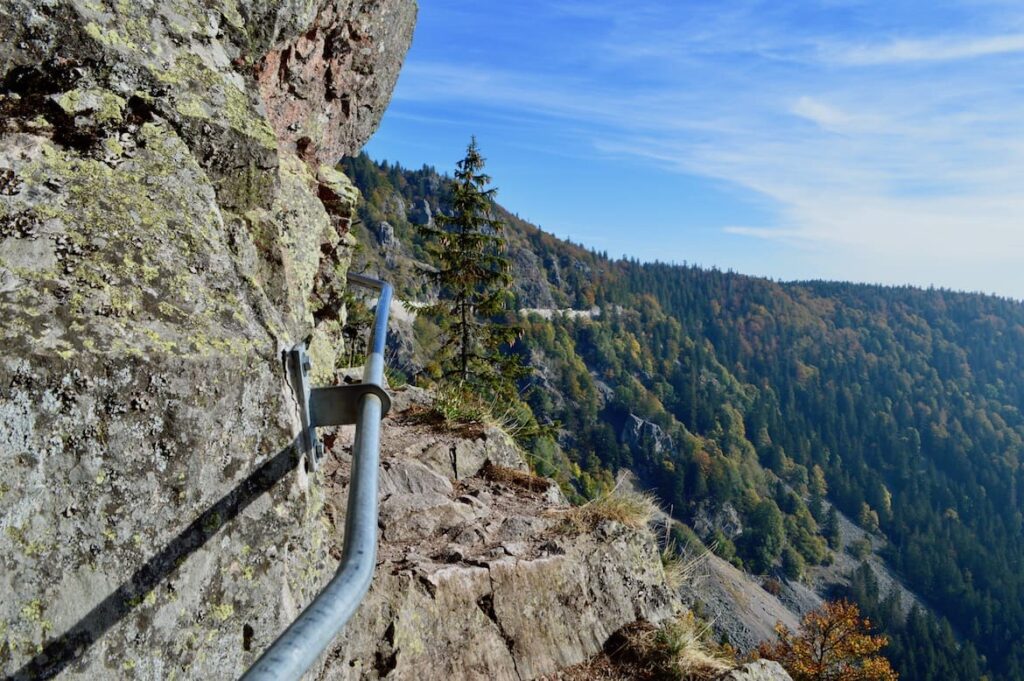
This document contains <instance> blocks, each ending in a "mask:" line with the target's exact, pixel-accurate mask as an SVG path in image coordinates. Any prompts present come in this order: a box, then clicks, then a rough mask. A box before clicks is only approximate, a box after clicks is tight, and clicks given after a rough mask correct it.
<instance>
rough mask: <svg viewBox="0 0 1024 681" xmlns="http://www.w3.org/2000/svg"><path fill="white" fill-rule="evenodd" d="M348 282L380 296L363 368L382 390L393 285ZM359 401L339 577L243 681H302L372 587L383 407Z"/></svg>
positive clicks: (364, 397)
mask: <svg viewBox="0 0 1024 681" xmlns="http://www.w3.org/2000/svg"><path fill="white" fill-rule="evenodd" d="M348 280H349V281H350V282H351V283H353V284H357V285H359V286H364V287H366V288H372V289H376V290H378V291H379V292H380V296H379V298H378V299H377V311H376V316H375V318H374V324H373V336H372V337H371V341H370V352H369V355H368V356H367V358H366V365H365V366H364V367H363V383H364V384H369V385H373V386H377V387H380V386H381V384H382V383H383V382H384V345H385V342H386V340H387V331H388V311H389V310H390V308H391V297H392V288H391V284H388V283H387V282H384V281H380V280H377V279H371V278H370V277H365V276H363V275H360V274H349V275H348ZM358 399H359V402H358V408H357V416H356V419H357V420H356V434H355V440H354V442H353V444H352V473H351V476H350V482H349V489H348V506H347V510H346V516H345V536H344V543H343V546H342V551H341V562H340V563H339V565H338V572H337V574H335V576H334V578H333V579H332V580H331V581H330V583H329V584H328V585H327V586H326V587H324V590H323V591H321V592H320V594H319V595H318V596H317V597H316V598H315V599H314V600H313V602H312V603H310V604H309V605H308V606H307V607H306V609H305V610H303V611H302V614H300V615H299V616H298V618H297V619H296V620H295V621H294V622H292V623H291V625H289V626H288V628H287V629H286V630H285V631H284V633H283V634H281V635H280V636H279V637H278V638H277V640H276V641H274V643H273V644H272V645H271V646H270V647H269V648H267V650H266V651H265V652H264V653H263V655H261V656H260V659H259V660H257V661H256V664H254V665H253V666H252V667H251V668H250V669H249V671H247V672H246V673H245V674H244V675H243V676H242V681H256V680H259V681H271V680H273V681H281V680H284V679H298V678H300V677H301V676H302V674H303V673H305V671H306V670H307V669H309V667H310V666H311V665H312V664H313V663H314V662H315V661H316V659H317V658H318V657H319V656H320V654H321V653H323V652H324V650H325V649H326V648H327V646H328V645H330V643H331V641H332V640H334V637H335V636H337V635H338V633H339V632H340V631H341V629H342V628H343V627H344V626H345V624H346V623H347V622H348V620H349V619H350V618H351V617H352V615H353V614H355V611H356V609H357V608H358V607H359V604H360V603H361V602H362V600H363V597H364V596H365V595H366V592H367V591H368V590H369V588H370V582H371V581H372V580H373V570H374V567H375V565H376V562H377V475H378V469H379V461H380V421H381V418H382V402H381V398H380V396H379V395H377V394H375V393H374V392H369V391H368V392H364V393H362V394H361V395H360V396H359V398H358Z"/></svg>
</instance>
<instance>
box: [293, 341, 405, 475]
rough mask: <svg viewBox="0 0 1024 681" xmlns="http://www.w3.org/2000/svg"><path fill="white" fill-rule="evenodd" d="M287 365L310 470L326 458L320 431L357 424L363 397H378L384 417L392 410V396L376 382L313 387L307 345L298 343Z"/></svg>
mask: <svg viewBox="0 0 1024 681" xmlns="http://www.w3.org/2000/svg"><path fill="white" fill-rule="evenodd" d="M287 366H288V374H289V377H290V379H291V383H292V390H294V391H295V397H296V399H297V400H298V403H299V415H300V418H301V419H302V433H301V437H300V443H301V445H302V450H303V452H305V454H306V462H307V464H308V468H309V470H310V471H315V470H317V469H318V468H319V467H320V459H322V458H323V456H324V445H323V443H322V442H320V439H319V438H318V437H317V435H316V429H317V428H319V427H321V426H344V425H351V424H354V423H355V422H356V419H357V418H358V414H359V403H360V401H361V400H362V398H363V396H364V395H376V396H377V398H378V399H380V405H381V410H380V411H381V418H383V417H384V416H385V415H387V413H388V411H390V410H391V397H390V396H388V394H387V392H386V391H385V390H384V389H383V388H381V387H380V386H379V385H377V384H375V383H350V384H343V385H334V386H325V387H320V388H314V387H312V385H311V384H310V379H309V372H310V370H311V369H312V362H311V361H310V358H309V353H308V351H307V349H306V344H305V343H298V344H297V345H295V346H294V347H293V348H292V349H291V350H289V351H288V357H287Z"/></svg>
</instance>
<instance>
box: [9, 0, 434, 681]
mask: <svg viewBox="0 0 1024 681" xmlns="http://www.w3.org/2000/svg"><path fill="white" fill-rule="evenodd" d="M415 12H416V9H415V4H414V1H413V0H380V1H377V2H360V1H359V0H319V1H316V0H314V1H311V2H307V1H303V2H283V3H277V2H274V3H270V2H262V1H259V0H256V1H240V2H236V1H234V0H223V1H220V0H212V1H211V0H207V1H203V2H200V1H199V0H175V1H174V2H162V1H161V2H157V1H155V0H134V1H133V2H121V1H115V0H44V1H42V2H39V1H35V0H32V1H29V0H11V1H9V2H5V3H4V4H3V5H2V7H0V320H2V321H0V344H2V347H3V348H4V353H3V357H2V358H0V465H2V466H3V469H4V471H5V474H4V476H3V479H2V480H0V525H2V530H3V531H2V532H0V560H2V562H3V566H2V569H0V672H2V673H3V674H4V675H5V676H6V675H11V676H14V677H15V678H48V677H51V676H54V675H56V674H60V673H63V674H66V675H70V676H78V677H81V678H117V677H133V678H153V679H156V678H160V679H165V678H166V679H170V678H176V677H177V678H199V677H206V678H229V677H234V676H236V675H237V674H238V673H239V672H240V671H241V670H243V669H244V668H245V666H246V665H247V664H248V663H249V662H251V661H252V660H253V659H254V657H255V655H256V654H258V652H259V651H260V650H261V649H262V648H263V647H264V646H265V645H266V644H267V643H268V642H269V641H270V640H272V639H273V637H274V636H275V635H276V633H277V632H278V631H280V629H281V628H282V626H283V625H284V624H285V623H286V622H287V621H289V620H290V619H291V618H292V617H293V616H294V615H295V613H296V611H297V609H298V608H299V607H300V606H301V605H303V604H304V603H305V602H306V601H307V600H308V598H309V597H310V595H311V594H312V593H315V591H316V590H317V589H318V588H319V586H320V585H321V584H322V583H323V582H324V581H325V579H326V578H327V577H329V573H330V572H331V569H330V568H328V567H327V566H328V564H331V565H333V561H330V560H329V556H328V555H327V548H326V547H327V542H326V541H325V536H326V532H327V529H326V527H325V526H324V525H323V523H322V522H320V516H321V506H322V504H323V494H322V487H321V486H319V485H310V484H309V481H308V480H307V478H306V475H305V473H304V471H303V470H302V469H301V467H299V466H298V465H297V462H298V459H297V458H296V456H295V454H294V451H293V449H292V446H291V445H292V441H293V438H294V434H295V432H296V430H297V427H296V423H295V412H294V405H293V401H292V398H291V395H290V392H289V390H288V388H287V385H286V382H285V378H284V375H283V372H282V368H281V361H280V352H281V350H282V349H284V348H287V347H289V346H290V345H291V344H292V343H294V342H295V341H297V340H299V339H302V338H304V337H307V336H312V338H313V350H314V359H315V361H316V367H315V370H316V372H317V373H318V374H319V375H320V378H321V379H323V378H325V377H326V376H328V375H331V374H333V368H334V359H335V357H336V356H337V353H338V351H339V349H340V346H341V336H340V325H341V323H342V321H343V315H344V310H343V308H342V305H341V299H340V294H341V292H342V291H343V289H344V276H345V272H346V268H347V262H348V259H347V247H348V239H349V237H348V233H347V232H348V226H349V218H350V216H351V214H352V211H353V209H354V202H355V200H356V197H357V192H356V191H355V190H354V189H353V187H352V186H351V184H350V183H349V182H348V180H347V178H345V176H344V175H342V174H340V173H338V172H336V171H335V170H334V169H333V162H334V161H335V160H336V157H337V156H338V155H339V154H340V153H341V152H344V151H354V150H356V149H358V148H359V147H360V146H361V144H362V143H363V142H364V141H365V139H366V138H367V137H368V135H369V134H370V133H371V132H372V130H373V129H374V127H375V126H376V124H377V122H378V120H379V117H380V115H381V113H382V112H383V109H384V108H385V106H386V104H387V100H388V97H389V95H390V91H391V87H392V85H393V83H394V80H395V77H396V74H397V70H398V68H399V65H400V63H401V60H402V57H403V55H404V52H405V50H406V49H407V47H408V44H409V40H410V36H411V31H412V26H413V22H414V18H415Z"/></svg>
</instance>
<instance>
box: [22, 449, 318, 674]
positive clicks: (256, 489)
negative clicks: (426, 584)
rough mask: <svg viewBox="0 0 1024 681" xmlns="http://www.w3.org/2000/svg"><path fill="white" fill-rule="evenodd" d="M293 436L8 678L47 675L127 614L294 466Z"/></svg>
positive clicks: (56, 671) (59, 669)
mask: <svg viewBox="0 0 1024 681" xmlns="http://www.w3.org/2000/svg"><path fill="white" fill-rule="evenodd" d="M297 451H299V449H298V440H294V441H292V443H291V444H289V445H288V446H287V447H285V448H284V449H282V450H281V451H279V452H278V453H277V454H275V455H274V456H273V457H272V458H270V459H268V460H267V461H266V462H265V463H264V464H263V465H262V466H260V467H259V468H258V469H256V470H255V471H253V473H252V475H250V476H249V477H248V478H246V479H245V480H243V481H242V482H241V484H239V485H238V486H237V487H235V488H234V489H233V490H231V491H230V492H228V493H227V494H225V495H224V496H223V497H221V498H220V500H219V501H217V503H215V504H214V505H213V506H211V507H210V508H208V509H206V511H204V512H203V513H202V514H201V515H199V516H198V517H197V518H196V519H195V520H193V521H192V523H191V524H189V526H188V527H187V528H185V530H184V531H183V532H182V533H181V534H179V535H178V536H177V537H175V538H174V539H173V540H172V541H171V542H170V543H169V544H168V545H167V546H165V547H164V548H163V549H162V550H161V551H160V552H158V553H157V554H156V555H154V556H153V557H152V558H150V559H149V560H148V561H146V563H145V564H144V565H142V567H140V568H139V569H138V570H136V571H135V573H134V574H133V575H132V576H131V577H130V578H129V579H128V580H127V581H126V582H124V583H123V584H121V586H119V587H118V588H117V590H116V591H114V592H113V593H112V594H110V595H109V596H107V597H106V598H104V599H103V601H101V602H100V603H99V604H98V605H97V606H96V607H94V608H93V609H92V610H90V611H89V613H88V614H87V615H86V616H85V617H83V618H82V619H81V620H79V621H78V622H77V623H76V624H75V625H74V626H72V627H71V628H70V629H68V630H67V631H66V632H64V633H63V634H61V635H60V636H58V637H57V638H55V639H53V640H51V641H50V642H48V643H47V644H46V645H44V646H43V649H42V651H41V652H40V653H39V654H38V655H36V656H35V657H34V658H32V659H31V660H29V662H27V663H26V664H25V665H24V666H23V667H22V668H21V669H19V670H18V671H16V672H15V673H14V674H13V675H12V676H10V677H7V679H8V680H9V681H16V680H17V681H20V680H27V679H50V678H53V677H54V676H56V675H57V674H60V673H61V672H62V671H64V670H65V669H66V668H67V667H68V666H69V665H71V664H74V663H75V661H77V660H78V659H80V658H81V657H82V656H83V655H84V654H85V652H86V651H87V650H88V649H89V647H90V646H91V645H92V644H93V643H95V642H96V641H97V640H99V638H100V637H101V636H103V634H104V633H106V632H107V630H109V629H110V628H111V627H113V626H114V625H115V624H117V623H118V622H119V621H120V620H121V619H123V618H124V617H125V616H126V615H128V614H129V613H130V612H131V610H132V609H133V608H134V607H135V606H136V605H138V604H139V603H140V602H142V600H143V599H144V598H145V597H146V595H147V594H148V593H149V592H150V591H153V590H154V589H155V588H156V587H157V586H158V585H159V584H160V582H162V581H163V580H164V578H165V577H167V576H168V575H170V573H171V572H173V571H174V570H175V569H176V568H177V567H178V566H179V565H180V564H181V562H182V561H183V560H184V559H185V558H187V557H188V556H189V555H190V554H192V553H194V552H195V551H197V550H199V549H200V548H202V547H203V545H205V544H206V542H207V541H209V540H210V539H211V538H212V537H213V536H214V535H215V534H217V532H218V531H219V530H220V529H221V528H223V527H224V526H225V525H226V524H227V523H228V522H230V521H231V520H233V519H234V518H235V517H237V516H238V514H239V513H241V512H242V511H244V510H245V509H246V507H248V506H249V504H251V503H252V502H253V501H254V500H255V499H257V498H258V497H259V496H260V495H262V494H263V493H264V492H267V491H269V490H270V489H271V488H272V487H273V486H274V485H275V484H277V482H278V481H280V480H281V479H282V478H284V477H285V476H286V475H288V473H289V472H291V471H293V470H295V466H296V463H297V461H298V459H297V455H296V452H297Z"/></svg>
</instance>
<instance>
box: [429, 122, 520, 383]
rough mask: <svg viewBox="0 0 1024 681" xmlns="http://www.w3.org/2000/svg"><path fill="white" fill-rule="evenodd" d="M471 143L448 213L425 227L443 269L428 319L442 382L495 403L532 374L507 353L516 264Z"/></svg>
mask: <svg viewBox="0 0 1024 681" xmlns="http://www.w3.org/2000/svg"><path fill="white" fill-rule="evenodd" d="M483 168H484V158H483V156H481V155H480V150H479V148H478V147H477V144H476V138H475V137H473V138H472V139H471V141H470V143H469V146H468V147H467V149H466V156H465V158H463V159H462V160H461V161H459V162H458V164H457V166H456V171H455V178H454V181H453V182H452V185H451V214H450V215H448V214H445V213H443V212H441V213H439V214H438V215H437V217H436V219H435V224H427V225H424V226H421V227H420V230H421V233H422V234H423V236H424V237H425V240H426V242H427V249H428V250H429V252H430V253H431V254H432V255H433V256H434V258H435V260H436V262H437V263H438V264H439V267H438V269H437V271H436V272H432V273H431V274H430V276H431V277H432V278H433V279H434V281H435V282H436V283H437V284H438V287H439V298H438V301H437V302H436V303H434V304H433V305H430V306H429V307H428V308H426V310H425V312H426V313H427V314H429V315H432V316H434V317H435V318H437V319H438V320H439V322H440V326H441V329H442V331H443V332H444V338H443V342H442V345H441V353H440V357H439V358H438V367H439V371H440V376H441V379H442V380H443V381H445V382H457V383H459V384H461V385H462V386H463V387H465V388H467V389H470V390H473V391H475V392H478V393H484V394H488V395H490V396H510V395H511V394H512V393H513V392H514V390H515V380H516V379H517V378H520V377H522V376H523V375H525V374H526V373H527V369H526V368H525V367H523V366H522V365H521V364H520V362H519V359H518V357H516V356H515V355H510V354H507V353H503V352H502V351H501V348H502V346H503V345H508V344H511V343H513V342H514V341H515V339H516V336H517V329H516V328H515V327H513V326H511V325H508V324H504V323H502V322H501V320H499V319H498V316H499V315H501V314H502V313H503V312H504V311H505V310H506V309H507V305H508V302H509V299H510V298H511V291H510V290H509V287H510V286H511V284H512V276H511V272H510V270H511V264H510V262H509V260H508V258H506V257H505V250H506V245H505V239H504V238H503V236H502V231H503V229H504V223H503V222H502V221H501V220H500V219H498V218H496V217H495V214H494V195H495V193H496V192H497V190H496V189H495V188H494V187H490V186H489V185H490V183H491V178H490V177H489V176H488V175H487V174H485V173H484V172H483Z"/></svg>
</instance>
